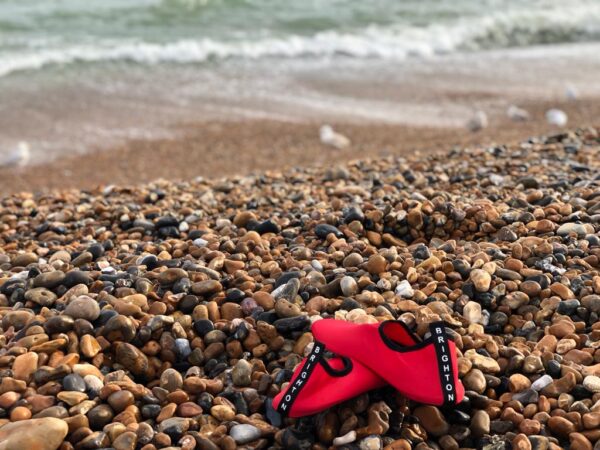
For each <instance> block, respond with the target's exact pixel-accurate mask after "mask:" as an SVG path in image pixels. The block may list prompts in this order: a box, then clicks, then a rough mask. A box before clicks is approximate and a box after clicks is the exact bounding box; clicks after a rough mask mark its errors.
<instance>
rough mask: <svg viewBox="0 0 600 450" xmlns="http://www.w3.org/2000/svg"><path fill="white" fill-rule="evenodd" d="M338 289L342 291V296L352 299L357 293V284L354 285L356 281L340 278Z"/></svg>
mask: <svg viewBox="0 0 600 450" xmlns="http://www.w3.org/2000/svg"><path fill="white" fill-rule="evenodd" d="M340 288H341V289H342V294H344V295H345V296H346V297H352V296H353V295H355V294H356V293H357V292H358V284H356V280H355V279H354V278H352V277H348V276H345V277H343V278H342V281H341V282H340Z"/></svg>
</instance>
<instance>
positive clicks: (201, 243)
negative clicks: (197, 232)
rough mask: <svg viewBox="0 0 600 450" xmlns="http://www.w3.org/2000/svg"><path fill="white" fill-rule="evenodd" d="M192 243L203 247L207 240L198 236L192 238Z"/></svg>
mask: <svg viewBox="0 0 600 450" xmlns="http://www.w3.org/2000/svg"><path fill="white" fill-rule="evenodd" d="M193 244H194V245H195V246H196V247H205V246H206V244H208V241H207V240H205V239H202V238H198V239H194V242H193Z"/></svg>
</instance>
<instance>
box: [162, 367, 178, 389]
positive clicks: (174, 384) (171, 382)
mask: <svg viewBox="0 0 600 450" xmlns="http://www.w3.org/2000/svg"><path fill="white" fill-rule="evenodd" d="M182 386H183V377H182V376H181V374H180V373H179V372H178V371H176V370H175V369H167V370H165V371H164V372H163V373H162V375H161V376H160V387H161V388H163V389H166V390H167V391H169V392H173V391H176V390H177V389H181V388H182Z"/></svg>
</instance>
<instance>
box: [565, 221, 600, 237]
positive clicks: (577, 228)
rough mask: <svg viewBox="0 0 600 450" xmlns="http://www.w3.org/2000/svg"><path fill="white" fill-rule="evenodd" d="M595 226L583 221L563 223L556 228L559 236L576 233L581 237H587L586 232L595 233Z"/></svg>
mask: <svg viewBox="0 0 600 450" xmlns="http://www.w3.org/2000/svg"><path fill="white" fill-rule="evenodd" d="M593 233H594V227H593V226H591V225H590V224H587V223H586V224H583V223H572V222H569V223H563V224H562V225H561V226H560V227H558V230H556V234H558V235H559V236H568V235H570V234H574V235H576V236H577V237H579V238H582V237H585V235H586V234H593Z"/></svg>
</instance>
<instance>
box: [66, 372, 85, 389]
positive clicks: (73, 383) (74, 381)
mask: <svg viewBox="0 0 600 450" xmlns="http://www.w3.org/2000/svg"><path fill="white" fill-rule="evenodd" d="M62 385H63V389H64V390H65V391H74V392H85V390H86V385H85V381H84V379H83V378H82V377H81V376H79V375H77V374H76V373H71V374H69V375H67V376H66V377H64V378H63V381H62Z"/></svg>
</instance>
